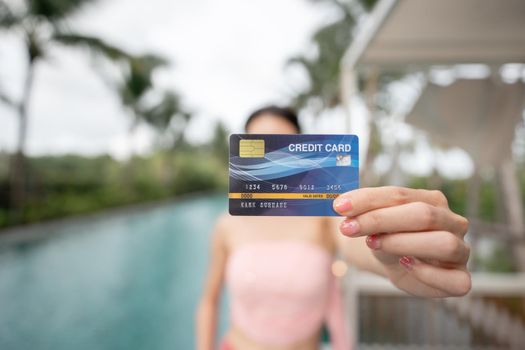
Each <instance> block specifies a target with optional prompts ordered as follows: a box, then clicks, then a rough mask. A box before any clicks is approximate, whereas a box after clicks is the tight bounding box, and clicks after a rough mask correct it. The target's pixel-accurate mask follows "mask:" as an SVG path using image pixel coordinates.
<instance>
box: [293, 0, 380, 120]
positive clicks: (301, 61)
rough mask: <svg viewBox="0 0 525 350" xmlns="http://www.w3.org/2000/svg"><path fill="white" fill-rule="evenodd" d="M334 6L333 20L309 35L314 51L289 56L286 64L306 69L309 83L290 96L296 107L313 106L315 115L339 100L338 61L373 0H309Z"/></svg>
mask: <svg viewBox="0 0 525 350" xmlns="http://www.w3.org/2000/svg"><path fill="white" fill-rule="evenodd" d="M309 1H310V2H312V3H315V4H322V5H326V6H329V7H332V8H334V9H335V10H336V11H337V12H338V17H339V18H338V19H337V20H336V21H335V22H332V23H329V24H328V25H326V26H324V27H321V28H320V29H319V30H317V32H315V33H314V35H313V37H312V43H313V44H314V47H315V48H316V54H315V55H314V56H313V57H311V55H307V54H302V55H297V56H295V57H292V58H291V59H290V60H289V61H288V64H289V65H299V66H301V67H303V69H304V70H305V71H306V75H307V77H308V80H309V86H308V88H306V89H305V90H304V91H300V92H298V93H297V94H296V95H295V96H293V98H292V105H293V106H294V107H295V108H297V109H303V108H305V107H307V106H308V107H309V108H313V111H314V113H315V114H319V113H320V112H321V111H323V110H326V109H330V108H333V107H336V106H338V105H340V104H341V100H340V84H339V76H340V62H341V59H342V58H343V55H344V53H345V51H346V49H347V48H348V46H349V44H350V43H351V41H352V34H353V31H354V27H355V25H356V23H357V18H358V17H359V16H360V15H361V14H362V13H364V12H366V11H369V10H370V9H372V8H373V6H374V4H375V3H376V1H377V0H309Z"/></svg>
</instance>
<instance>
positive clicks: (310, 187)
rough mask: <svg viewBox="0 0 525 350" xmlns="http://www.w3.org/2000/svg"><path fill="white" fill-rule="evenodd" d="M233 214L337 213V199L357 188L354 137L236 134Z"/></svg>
mask: <svg viewBox="0 0 525 350" xmlns="http://www.w3.org/2000/svg"><path fill="white" fill-rule="evenodd" d="M229 169H230V186H229V187H230V188H229V211H230V214H231V215H251V216H264V215H266V216H338V215H339V214H337V213H336V212H335V211H334V210H333V208H332V202H333V200H334V199H335V198H336V197H337V196H338V195H339V194H341V193H345V192H347V191H350V190H353V189H356V188H358V187H359V142H358V137H357V136H356V135H350V134H346V135H302V134H292V135H288V134H287V135H277V134H271V135H270V134H268V135H263V134H233V135H231V136H230V165H229Z"/></svg>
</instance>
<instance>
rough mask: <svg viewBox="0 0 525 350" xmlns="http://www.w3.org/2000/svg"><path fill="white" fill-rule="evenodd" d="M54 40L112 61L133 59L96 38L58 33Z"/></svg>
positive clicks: (117, 48)
mask: <svg viewBox="0 0 525 350" xmlns="http://www.w3.org/2000/svg"><path fill="white" fill-rule="evenodd" d="M52 40H53V41H55V42H58V43H60V44H62V45H67V46H72V47H80V48H86V49H88V50H90V51H91V52H93V53H95V54H98V55H101V56H104V57H106V58H108V59H110V60H112V61H118V60H130V59H131V58H132V57H131V55H130V54H128V53H127V52H126V51H124V50H123V49H121V48H119V47H117V46H114V45H111V44H109V43H107V42H105V41H104V40H102V39H100V38H97V37H94V36H88V35H82V34H76V33H56V34H54V35H53V38H52Z"/></svg>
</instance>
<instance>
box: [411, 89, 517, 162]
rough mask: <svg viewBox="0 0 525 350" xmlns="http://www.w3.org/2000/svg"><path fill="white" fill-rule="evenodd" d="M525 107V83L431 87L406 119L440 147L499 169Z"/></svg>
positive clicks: (507, 152)
mask: <svg viewBox="0 0 525 350" xmlns="http://www.w3.org/2000/svg"><path fill="white" fill-rule="evenodd" d="M524 107H525V84H524V83H522V82H521V81H518V82H516V83H514V84H506V83H502V82H500V81H496V80H495V79H479V80H457V81H456V82H455V83H453V84H452V85H449V86H440V85H436V84H428V85H427V87H426V88H425V89H424V91H423V93H422V94H421V96H420V97H419V99H418V100H417V102H416V103H415V105H414V107H413V109H412V111H411V112H410V113H409V114H408V116H407V118H406V120H407V122H409V123H410V124H412V125H415V126H416V127H418V128H421V129H423V130H426V131H428V132H430V133H431V134H432V139H433V140H435V141H437V142H438V143H440V144H442V145H445V146H450V145H456V146H459V147H461V148H463V149H465V150H466V151H467V152H468V153H469V154H470V155H471V156H472V158H473V160H474V162H475V163H476V164H478V165H489V164H492V165H497V164H498V162H499V161H502V160H505V159H504V158H505V157H504V155H508V154H509V153H510V151H511V143H512V140H513V136H514V129H515V127H516V124H517V123H518V121H519V120H520V119H521V117H522V111H523V108H524Z"/></svg>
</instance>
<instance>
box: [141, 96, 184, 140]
mask: <svg viewBox="0 0 525 350" xmlns="http://www.w3.org/2000/svg"><path fill="white" fill-rule="evenodd" d="M180 112H181V105H180V100H179V97H178V96H177V95H176V94H175V93H174V92H173V91H166V92H164V95H163V96H162V99H161V100H160V101H159V102H158V103H157V104H155V105H154V106H152V107H150V108H149V109H147V110H145V111H143V113H142V118H143V120H144V121H145V122H146V123H147V124H149V125H151V126H152V127H154V128H155V129H157V130H160V131H163V130H165V129H166V128H167V127H168V126H169V125H170V122H171V120H172V119H173V117H174V116H175V115H177V114H179V113H180ZM183 119H184V120H187V116H186V115H184V116H183Z"/></svg>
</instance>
